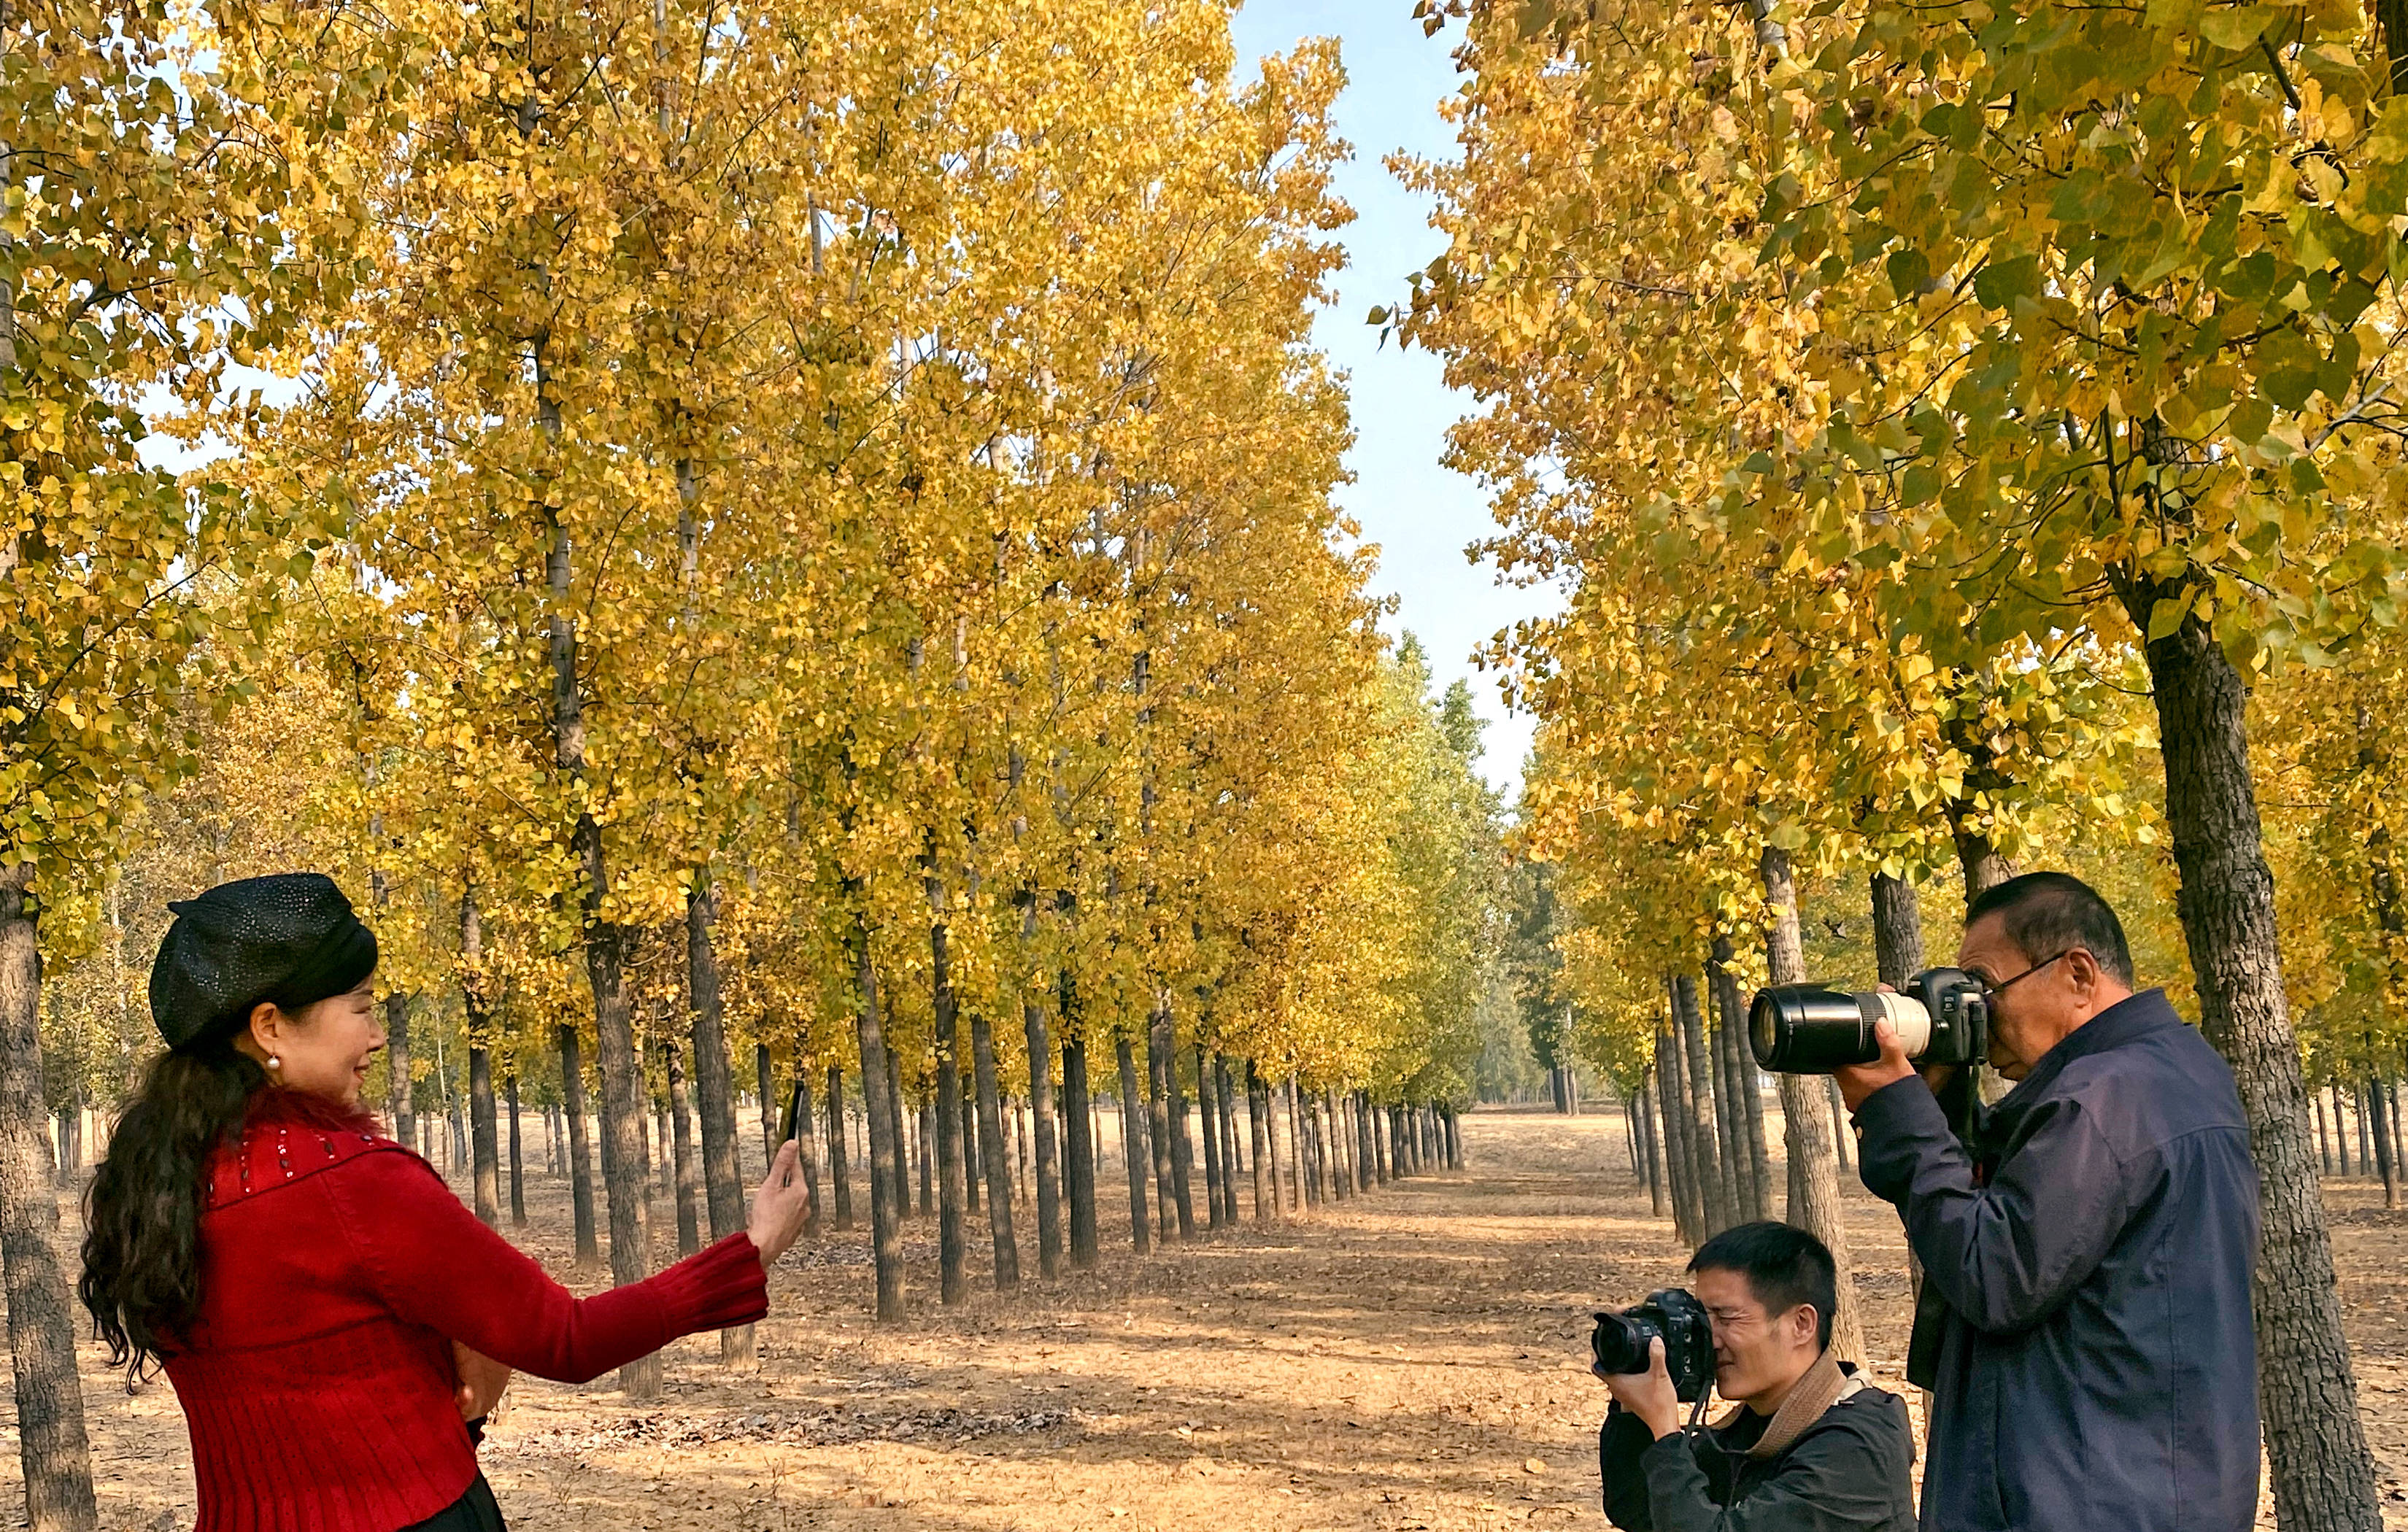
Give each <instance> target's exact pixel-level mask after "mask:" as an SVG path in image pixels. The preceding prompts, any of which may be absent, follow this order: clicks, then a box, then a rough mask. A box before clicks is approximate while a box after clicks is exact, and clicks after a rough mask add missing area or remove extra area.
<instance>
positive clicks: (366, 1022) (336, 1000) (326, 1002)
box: [260, 975, 385, 1107]
mask: <svg viewBox="0 0 2408 1532" xmlns="http://www.w3.org/2000/svg"><path fill="white" fill-rule="evenodd" d="M375 983H376V979H375V976H374V975H370V976H369V977H368V978H366V979H363V980H361V981H360V983H359V987H358V988H356V989H353V990H352V991H351V992H350V993H349V994H346V995H330V996H328V997H327V998H326V999H323V1000H321V1001H319V1002H318V1003H317V1004H316V1005H314V1006H306V1007H304V1008H302V1010H301V1012H300V1014H298V1015H297V1016H288V1017H284V1018H282V1019H281V1024H279V1026H278V1027H277V1028H276V1035H275V1038H274V1039H273V1044H272V1052H274V1054H275V1056H276V1057H277V1058H279V1060H281V1061H282V1062H281V1064H280V1065H279V1067H277V1068H275V1069H272V1070H270V1071H269V1073H270V1075H271V1076H272V1077H274V1078H275V1079H277V1080H278V1081H280V1082H281V1083H282V1084H283V1085H284V1086H285V1088H286V1089H288V1090H295V1091H307V1092H308V1093H309V1094H310V1095H317V1096H323V1097H325V1098H326V1099H327V1100H330V1101H339V1102H341V1103H342V1104H343V1105H344V1106H346V1107H357V1106H358V1105H359V1104H360V1098H361V1096H362V1095H363V1094H365V1092H366V1087H367V1081H368V1066H369V1065H370V1064H372V1063H374V1062H375V1060H376V1055H377V1052H378V1050H380V1049H381V1048H382V1047H384V1040H385V1033H384V1024H383V1023H382V1022H381V1021H380V1020H379V1019H378V1016H377V1004H376V990H375V988H374V986H375ZM260 1040H261V1041H262V1042H267V1041H268V1040H269V1039H267V1038H261V1039H260Z"/></svg>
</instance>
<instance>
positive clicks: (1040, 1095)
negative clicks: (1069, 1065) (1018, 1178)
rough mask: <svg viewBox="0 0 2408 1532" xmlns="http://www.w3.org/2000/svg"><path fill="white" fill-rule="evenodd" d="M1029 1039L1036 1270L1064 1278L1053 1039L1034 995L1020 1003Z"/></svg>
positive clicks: (1053, 1276) (1023, 1028) (1029, 1101)
mask: <svg viewBox="0 0 2408 1532" xmlns="http://www.w3.org/2000/svg"><path fill="white" fill-rule="evenodd" d="M1020 1024H1021V1028H1022V1030H1023V1031H1024V1032H1025V1034H1026V1035H1027V1038H1028V1109H1029V1114H1030V1118H1031V1122H1030V1124H1029V1125H1030V1127H1031V1128H1032V1129H1033V1130H1034V1134H1033V1136H1034V1137H1035V1138H1036V1140H1037V1269H1038V1270H1039V1271H1041V1272H1043V1273H1044V1274H1045V1276H1046V1277H1047V1279H1049V1280H1051V1279H1053V1278H1055V1277H1059V1276H1060V1275H1062V1165H1061V1157H1060V1154H1059V1153H1058V1146H1057V1145H1056V1143H1055V1142H1054V1039H1053V1037H1052V1034H1051V1029H1050V1028H1049V1027H1048V1026H1047V1025H1046V1022H1045V1008H1044V1007H1043V1006H1042V1005H1040V1004H1039V1003H1038V1000H1037V998H1036V995H1035V994H1034V993H1032V994H1030V995H1025V996H1024V997H1023V998H1022V1000H1021V1006H1020Z"/></svg>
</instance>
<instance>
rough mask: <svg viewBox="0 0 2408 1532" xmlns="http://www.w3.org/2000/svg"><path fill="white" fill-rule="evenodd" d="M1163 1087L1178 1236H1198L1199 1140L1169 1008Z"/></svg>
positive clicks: (1165, 1022)
mask: <svg viewBox="0 0 2408 1532" xmlns="http://www.w3.org/2000/svg"><path fill="white" fill-rule="evenodd" d="M1161 1026H1162V1089H1163V1095H1164V1097H1165V1107H1166V1110H1168V1112H1169V1113H1170V1190H1171V1194H1172V1195H1173V1196H1176V1197H1177V1198H1178V1199H1179V1237H1180V1238H1182V1239H1193V1238H1196V1200H1195V1193H1194V1181H1195V1175H1196V1142H1195V1139H1194V1138H1191V1137H1190V1136H1189V1134H1188V1131H1187V1097H1186V1095H1185V1094H1184V1093H1183V1092H1182V1091H1181V1090H1180V1088H1179V1039H1178V1038H1177V1036H1176V1034H1175V1033H1174V1031H1173V1029H1172V1022H1171V1018H1170V1011H1169V1009H1168V1007H1165V1008H1164V1009H1163V1012H1162V1022H1161Z"/></svg>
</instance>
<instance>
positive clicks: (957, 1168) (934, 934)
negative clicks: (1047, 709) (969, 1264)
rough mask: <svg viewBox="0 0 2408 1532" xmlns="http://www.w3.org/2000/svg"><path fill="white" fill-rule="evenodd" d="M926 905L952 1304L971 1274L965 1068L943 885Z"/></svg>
mask: <svg viewBox="0 0 2408 1532" xmlns="http://www.w3.org/2000/svg"><path fill="white" fill-rule="evenodd" d="M928 903H929V904H930V906H931V907H932V908H934V909H937V910H938V911H939V918H938V919H935V920H932V921H930V922H929V923H928V960H929V974H930V987H931V993H932V995H934V997H935V1012H936V1024H935V1027H934V1034H935V1047H936V1053H937V1296H938V1301H939V1303H942V1304H945V1305H947V1306H948V1307H950V1306H952V1305H954V1304H959V1303H967V1302H968V1301H969V1292H970V1289H969V1276H968V1272H967V1271H966V1270H965V1269H964V1267H963V1262H964V1261H965V1260H966V1259H967V1257H968V1235H967V1233H966V1232H965V1231H966V1230H967V1228H968V1216H969V1215H968V1209H967V1207H966V1206H965V1204H966V1203H967V1201H968V1194H969V1172H968V1162H967V1161H966V1160H965V1159H964V1158H963V1155H962V1068H961V1059H960V1051H959V1050H960V1030H961V1024H960V1009H959V1003H958V1001H957V1000H956V999H955V997H954V995H953V952H952V951H951V948H950V943H949V933H948V932H947V931H946V928H945V922H944V920H943V919H942V915H941V912H942V910H943V909H944V889H943V888H942V886H941V885H939V883H938V881H937V880H936V879H934V878H931V879H929V880H928Z"/></svg>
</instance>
